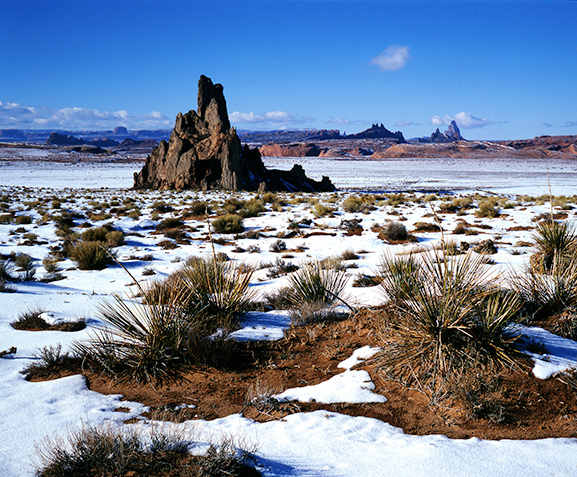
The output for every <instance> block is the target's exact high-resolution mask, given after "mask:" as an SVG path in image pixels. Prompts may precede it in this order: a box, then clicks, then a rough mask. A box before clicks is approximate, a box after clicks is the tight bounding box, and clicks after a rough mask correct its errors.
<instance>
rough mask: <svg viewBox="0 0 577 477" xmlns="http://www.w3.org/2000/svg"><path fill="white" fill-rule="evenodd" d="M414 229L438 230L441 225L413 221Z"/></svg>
mask: <svg viewBox="0 0 577 477" xmlns="http://www.w3.org/2000/svg"><path fill="white" fill-rule="evenodd" d="M415 230H416V231H417V232H440V231H441V227H439V226H438V225H437V224H432V223H430V222H417V223H415Z"/></svg>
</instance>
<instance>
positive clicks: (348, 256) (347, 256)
mask: <svg viewBox="0 0 577 477" xmlns="http://www.w3.org/2000/svg"><path fill="white" fill-rule="evenodd" d="M339 258H340V259H341V260H358V259H359V258H360V257H359V256H358V255H357V254H356V253H355V252H354V251H353V250H351V249H347V250H345V251H344V252H343V253H341V255H340V256H339Z"/></svg>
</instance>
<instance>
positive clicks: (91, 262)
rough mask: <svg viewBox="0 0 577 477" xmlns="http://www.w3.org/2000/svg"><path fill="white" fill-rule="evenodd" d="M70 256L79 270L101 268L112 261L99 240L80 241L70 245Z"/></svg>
mask: <svg viewBox="0 0 577 477" xmlns="http://www.w3.org/2000/svg"><path fill="white" fill-rule="evenodd" d="M70 258H71V259H72V260H73V261H74V262H75V263H76V266H77V267H78V268H79V269H80V270H102V269H104V268H106V266H107V265H108V264H109V263H110V262H111V261H112V259H111V257H110V255H109V253H108V251H107V249H106V248H105V247H104V246H103V245H102V244H101V243H100V242H80V243H77V244H76V245H74V246H73V247H72V250H71V251H70Z"/></svg>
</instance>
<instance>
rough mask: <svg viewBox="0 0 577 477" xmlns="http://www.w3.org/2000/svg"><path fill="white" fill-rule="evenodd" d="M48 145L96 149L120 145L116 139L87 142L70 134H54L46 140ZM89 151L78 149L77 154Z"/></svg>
mask: <svg viewBox="0 0 577 477" xmlns="http://www.w3.org/2000/svg"><path fill="white" fill-rule="evenodd" d="M46 144H47V145H49V146H83V145H88V146H95V147H99V148H102V147H114V146H117V145H118V142H117V141H115V140H114V139H108V138H103V139H94V140H92V141H87V140H85V139H80V138H77V137H75V136H72V135H70V134H60V133H57V132H53V133H52V134H50V137H49V138H48V139H47V140H46ZM87 151H88V149H84V150H81V149H78V150H75V152H87Z"/></svg>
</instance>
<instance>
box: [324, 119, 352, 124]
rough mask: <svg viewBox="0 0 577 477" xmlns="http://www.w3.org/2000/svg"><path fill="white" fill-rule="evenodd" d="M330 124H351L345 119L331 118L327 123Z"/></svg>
mask: <svg viewBox="0 0 577 477" xmlns="http://www.w3.org/2000/svg"><path fill="white" fill-rule="evenodd" d="M327 123H329V124H351V122H350V121H349V120H348V119H344V118H331V119H329V120H328V121H327Z"/></svg>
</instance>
